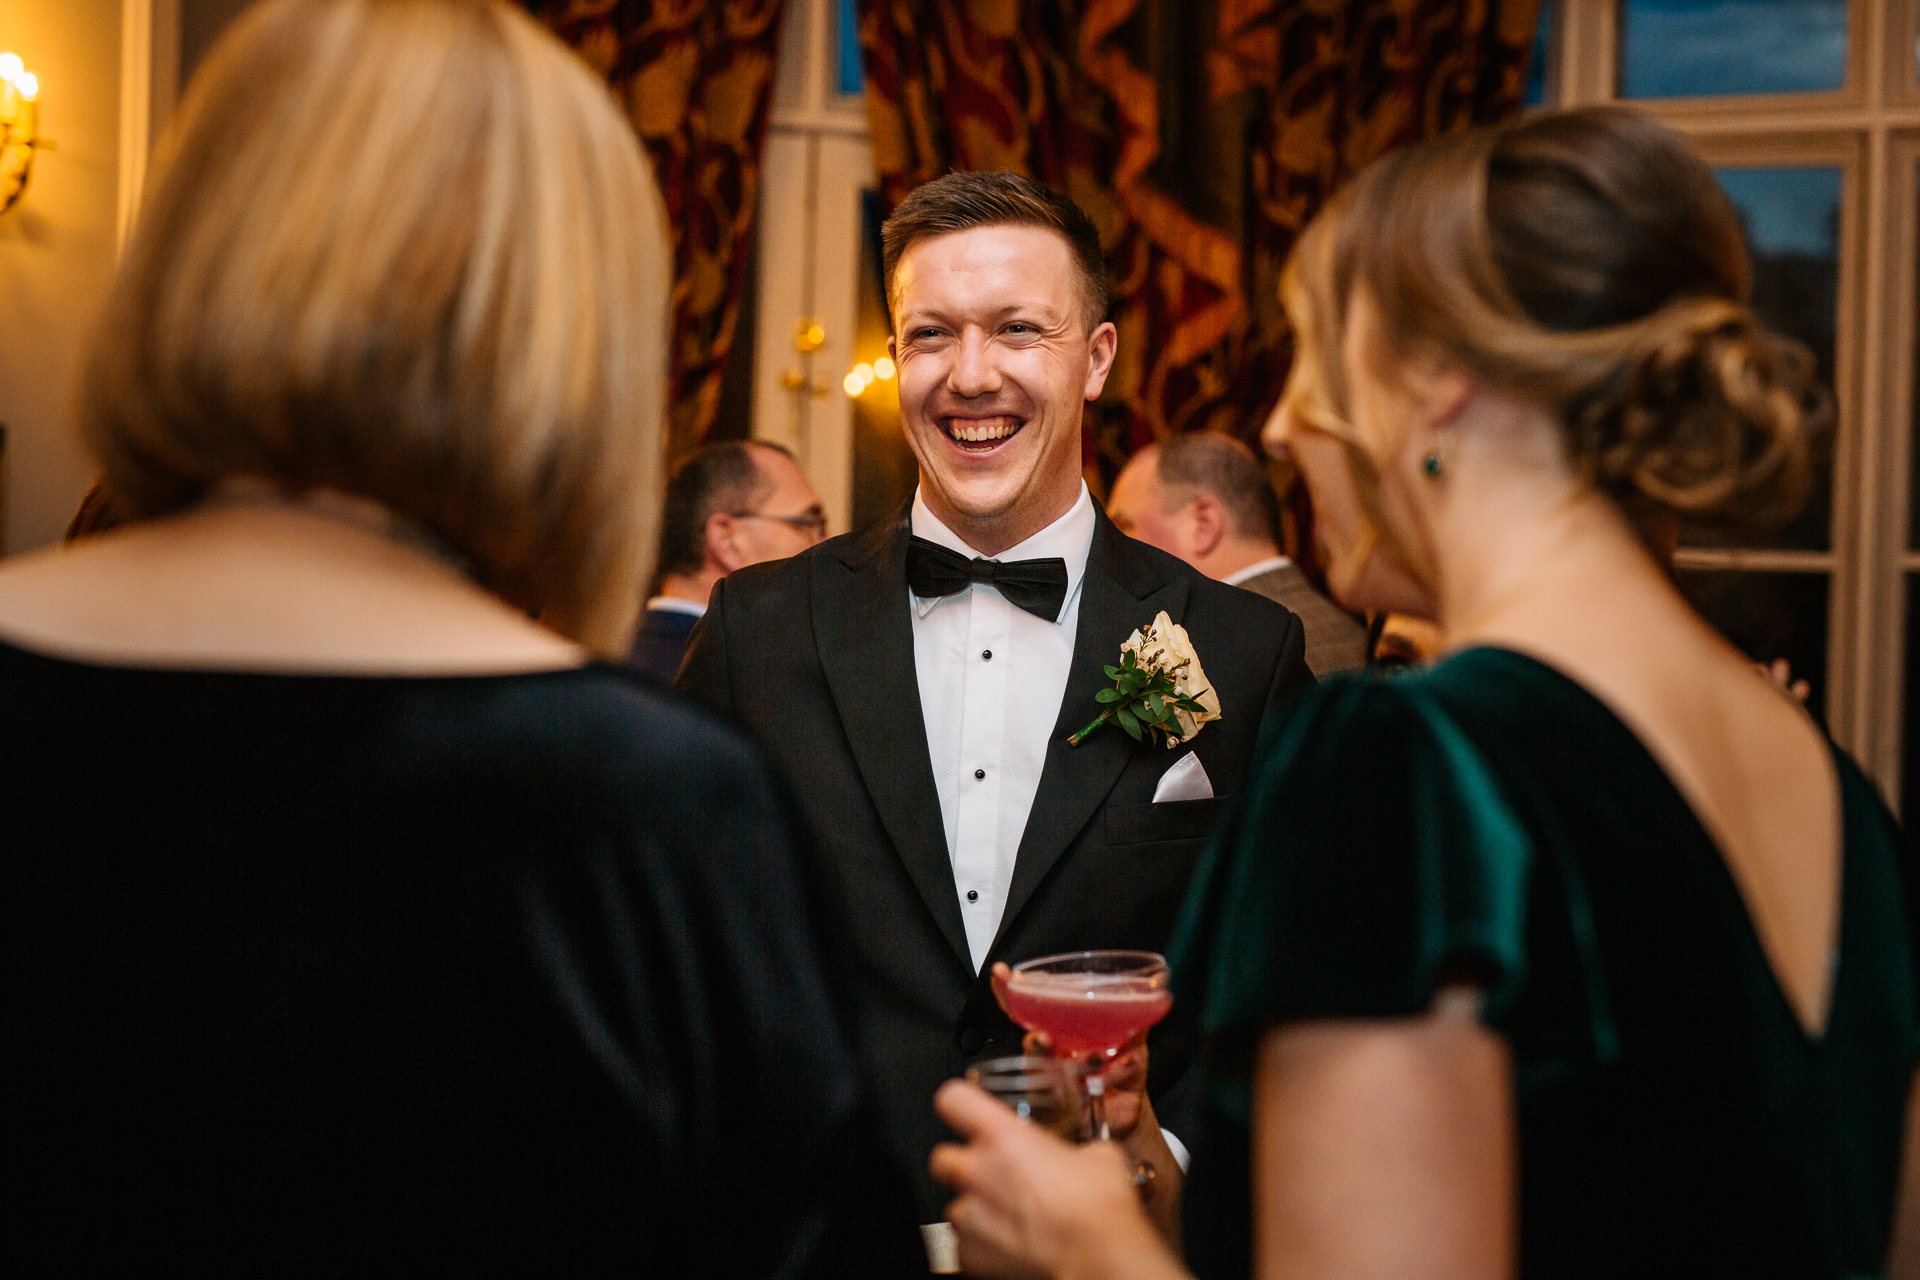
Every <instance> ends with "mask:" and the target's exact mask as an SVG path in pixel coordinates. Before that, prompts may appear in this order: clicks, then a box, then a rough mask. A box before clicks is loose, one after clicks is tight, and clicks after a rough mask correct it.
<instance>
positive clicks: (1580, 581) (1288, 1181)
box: [934, 109, 1920, 1280]
mask: <svg viewBox="0 0 1920 1280" xmlns="http://www.w3.org/2000/svg"><path fill="white" fill-rule="evenodd" d="M1283 287H1284V291H1285V301H1286V304H1287V310H1288V314H1289V316H1290V318H1291V320H1292V322H1293V325H1294V329H1295V333H1296V335H1297V340H1298V349H1297V350H1298V354H1297V358H1296V361H1295V365H1294V369H1293V373H1292V376H1291V379H1290V381H1289V383H1288V385H1287V388H1286V391H1285V394H1284V396H1283V398H1282V400H1281V403H1280V406H1279V408H1278V409H1277V410H1276V412H1275V414H1274V417H1273V419H1272V421H1271V422H1270V423H1269V424H1268V428H1267V440H1268V442H1269V444H1270V446H1273V447H1279V448H1284V449H1286V450H1287V451H1288V452H1289V453H1290V454H1291V456H1292V457H1293V458H1294V459H1295V460H1296V461H1297V463H1298V465H1299V467H1300V470H1301V473H1302V474H1303V475H1304V476H1305V478H1306V481H1307V483H1308V484H1309V486H1310V487H1311V489H1312V493H1313V498H1314V506H1315V510H1316V512H1317V513H1318V516H1319V529H1318V536H1319V538H1320V541H1321V544H1322V547H1323V550H1324V553H1325V558H1326V562H1327V564H1328V566H1329V579H1330V583H1331V586H1332V588H1333V590H1334V592H1335V593H1336V594H1337V595H1338V596H1339V598H1340V599H1341V601H1342V602H1343V603H1344V604H1346V605H1347V606H1349V607H1350V608H1354V609H1367V610H1381V609H1390V610H1398V611H1403V612H1409V613H1414V614H1417V615H1420V616H1423V617H1427V618H1431V619H1433V620H1434V621H1435V622H1437V623H1438V624H1439V625H1440V627H1441V628H1442V630H1443V631H1444V633H1445V635H1446V637H1447V642H1448V652H1447V653H1446V654H1445V655H1443V656H1442V657H1441V658H1440V659H1439V660H1438V661H1437V662H1436V663H1434V664H1433V665H1431V666H1429V667H1426V668H1422V669H1416V670H1413V671H1410V672H1407V673H1404V674H1399V675H1384V674H1376V673H1356V674H1354V675H1351V676H1347V677H1340V678H1335V679H1332V680H1329V681H1327V682H1325V683H1323V684H1321V685H1319V686H1318V687H1316V688H1315V689H1313V690H1311V691H1310V692H1308V693H1307V694H1305V695H1303V697H1302V699H1301V700H1300V701H1299V702H1298V703H1297V704H1296V705H1295V706H1294V707H1293V709H1292V712H1291V714H1290V715H1289V716H1288V717H1287V718H1286V719H1285V720H1284V722H1282V723H1276V724H1274V725H1273V726H1271V727H1270V729H1269V732H1268V737H1267V741H1266V744H1265V747H1264V756H1263V762H1262V763H1261V764H1260V765H1259V766H1256V768H1255V770H1254V773H1253V776H1252V779H1251V780H1250V782H1249V785H1248V787H1247V788H1246V790H1245V791H1244V792H1243V794H1242V796H1241V797H1240V802H1239V804H1238V805H1237V807H1236V808H1235V809H1234V811H1233V812H1232V813H1230V814H1229V815H1228V816H1227V817H1226V818H1225V819H1224V820H1223V825H1222V829H1221V831H1220V833H1219V834H1218V836H1217V837H1216V842H1215V845H1214V847H1213V849H1212V850H1211V851H1210V853H1209V854H1208V856H1207V857H1206V858H1205V859H1204V861H1203V863H1202V866H1201V869H1200V871H1199V872H1198V873H1197V876H1196V879H1195V881H1194V884H1193V886H1192V890H1191V893H1190V896H1189V898H1188V901H1187V905H1186V910H1185V914H1184V917H1183V920H1182V925H1181V928H1180V932H1179V935H1178V937H1177V939H1176V942H1175V944H1174V948H1173V953H1172V955H1171V957H1170V958H1171V960H1172V964H1173V969H1174V983H1175V991H1176V999H1178V1000H1182V1001H1187V1002H1190V1004H1191V1005H1192V1006H1194V1007H1196V1008H1197V1010H1198V1015H1199V1021H1200V1023H1201V1025H1202V1027H1203V1029H1204V1034H1205V1036H1206V1043H1205V1047H1204V1054H1203V1060H1204V1062H1205V1090H1206V1092H1205V1100H1204V1104H1203V1105H1204V1117H1203V1120H1202V1122H1201V1126H1200V1129H1199V1131H1198V1132H1197V1133H1196V1135H1195V1137H1196V1139H1197V1140H1196V1141H1195V1142H1194V1143H1193V1144H1192V1146H1193V1151H1194V1156H1193V1165H1192V1170H1191V1174H1190V1177H1189V1179H1188V1181H1187V1183H1186V1185H1185V1188H1184V1209H1185V1217H1184V1234H1183V1246H1184V1252H1185V1261H1186V1263H1187V1265H1188V1266H1189V1267H1190V1268H1191V1270H1192V1273H1193V1274H1195V1275H1198V1276H1201V1277H1205V1278H1207V1280H1213V1278H1215V1277H1246V1276H1260V1277H1292V1276H1302V1277H1305V1276H1311V1277H1316V1278H1319V1280H1355V1278H1359V1277H1369V1278H1371V1277H1381V1278H1385V1277H1393V1278H1394V1280H1408V1278H1409V1277H1462V1278H1464V1277H1500V1276H1512V1275H1516V1274H1517V1275H1520V1276H1524V1277H1529V1278H1530V1280H1531V1278H1535V1277H1538V1278H1540V1280H1547V1278H1551V1280H1569V1278H1574V1280H1577V1278H1579V1277H1596V1278H1598V1277H1609V1278H1615V1280H1618V1278H1624V1277H1636V1278H1644V1277H1665V1276H1671V1277H1682V1276H1687V1277H1698V1276H1728V1277H1733V1276H1739V1277H1742V1278H1743V1280H1752V1278H1753V1277H1776V1276H1777V1277H1796V1278H1801V1280H1806V1278H1814V1277H1818V1278H1831V1280H1842V1278H1843V1277H1851V1276H1867V1275H1885V1274H1889V1273H1891V1274H1896V1275H1914V1274H1920V1269H1916V1267H1915V1262H1914V1245H1915V1244H1916V1242H1920V1234H1917V1233H1916V1227H1917V1226H1920V1218H1916V1215H1915V1213H1914V1208H1913V1206H1914V1200H1915V1198H1916V1197H1917V1196H1920V1185H1916V1178H1915V1174H1916V1172H1920V1170H1916V1168H1915V1167H1914V1164H1913V1154H1912V1153H1913V1152H1914V1150H1915V1145H1916V1144H1915V1142H1914V1140H1913V1138H1912V1137H1911V1136H1910V1131H1909V1114H1910V1112H1911V1110H1912V1108H1911V1106H1910V1101H1909V1099H1910V1095H1911V1092H1912V1085H1913V1080H1914V1073H1915V1064H1916V1058H1917V1057H1920V977H1917V976H1916V966H1917V965H1920V946H1917V945H1916V943H1917V942H1920V933H1917V932H1916V928H1915V910H1916V901H1917V899H1916V896H1915V895H1916V891H1917V890H1920V877H1916V868H1915V866H1914V862H1913V859H1912V856H1911V854H1910V852H1909V850H1908V847H1907V844H1906V842H1905V839H1904V837H1903V835H1902V833H1901V831H1900V830H1899V828H1898V826H1897V825H1896V824H1895V822H1894V820H1893V819H1892V817H1891V816H1890V815H1889V814H1888V812H1887V810H1886V809H1885V807H1884V806H1883V805H1882V804H1881V802H1880V800H1879V798H1878V796H1877V795H1876V793H1875V792H1874V789H1873V787H1872V785H1871V784H1870V783H1869V782H1868V781H1867V780H1866V778H1865V777H1864V776H1863V775H1862V774H1861V772H1860V771H1859V769H1858V768H1856V767H1855V765H1854V764H1853V762H1852V761H1850V760H1849V759H1848V758H1847V757H1846V756H1845V755H1844V754H1842V753H1841V752H1840V751H1839V750H1838V749H1836V748H1835V747H1834V745H1833V744H1832V743H1831V742H1830V741H1829V740H1828V739H1827V737H1826V736H1825V734H1824V733H1823V732H1822V731H1821V730H1820V728H1819V727H1818V726H1817V725H1815V724H1814V723H1813V722H1812V720H1810V719H1809V718H1808V716H1807V715H1806V714H1805V713H1804V711H1803V710H1802V709H1801V708H1800V707H1799V706H1798V705H1797V703H1795V701H1794V700H1793V699H1792V698H1791V697H1790V696H1788V695H1787V694H1786V693H1784V692H1783V691H1782V690H1780V689H1779V688H1777V687H1776V686H1775V685H1773V684H1772V683H1771V682H1770V681H1769V680H1768V679H1767V678H1766V677H1765V676H1764V675H1762V674H1761V673H1760V672H1758V671H1757V670H1756V669H1755V668H1754V666H1753V665H1752V664H1751V663H1749V662H1748V661H1747V659H1746V658H1745V657H1743V656H1742V655H1741V654H1740V653H1739V652H1737V651H1736V650H1735V649H1734V648H1733V647H1732V646H1731V645H1729V644H1728V643H1727V642H1726V641H1725V640H1723V639H1722V638H1721V637H1720V636H1719V635H1717V634H1716V633H1715V632H1714V631H1713V629H1712V628H1711V627H1709V626H1708V625H1707V624H1706V623H1705V622H1704V621H1702V620H1701V619H1700V618H1699V617H1698V616H1697V615H1696V614H1695V613H1694V612H1693V610H1692V609H1691V608H1689V607H1688V605H1687V603H1686V601H1685V600H1684V599H1683V598H1682V596H1681V595H1680V593H1679V591H1678V590H1677V588H1676V587H1675V585H1674V583H1673V581H1672V578H1671V576H1670V574H1669V572H1668V571H1667V567H1666V565H1665V563H1664V560H1663V555H1662V550H1661V549H1662V548H1663V547H1664V546H1669V545H1670V540H1671V536H1672V530H1673V529H1674V528H1675V527H1676V526H1677V524H1678V523H1679V522H1683V521H1684V522H1686V523H1688V524H1692V525H1719V526H1723V527H1745V526H1752V525H1756V524H1764V523H1767V522H1773V521H1778V520H1781V519H1783V518H1785V517H1787V516H1789V515H1790V514H1791V513H1792V512H1793V511H1794V509H1795V507H1796V505H1797V504H1798V503H1799V502H1800V500H1801V497H1802V495H1803V494H1804V491H1805V489H1806V485H1807V472H1808V452H1809V442H1810V440H1811V438H1812V437H1814V436H1815V435H1816V433H1818V432H1820V431H1823V430H1826V429H1827V425H1828V417H1829V407H1828V406H1829V401H1828V398H1827V397H1826V396H1825V395H1824V394H1823V393H1822V392H1821V391H1820V390H1819V389H1818V388H1816V387H1815V386H1814V385H1813V383H1812V367H1813V366H1812V361H1811V359H1810V358H1809V356H1808V353H1807V352H1806V351H1805V350H1804V349H1803V348H1801V347H1800V346H1798V345H1797V344H1795V343H1793V342H1791V341H1789V340H1787V339H1785V338H1782V337H1780V336H1778V335H1776V334H1773V333H1770V332H1768V331H1767V330H1766V329H1765V328H1764V327H1763V326H1762V325H1761V323H1760V322H1759V320H1758V319H1757V318H1756V317H1755V316H1754V314H1753V312H1752V310H1751V308H1750V306H1749V304H1748V265H1747V260H1746V256H1745V254H1744V251H1743V249H1742V237H1741V229H1740V226H1739V222H1738V218H1737V216H1736V214H1735V212H1734V209H1733V207H1732V206H1731V204H1730V203H1729V201H1728V200H1727V198H1726V196H1725V195H1724V194H1723V193H1722V192H1721V191H1720V189H1719V188H1718V186H1717V185H1716V183H1715V182H1714V179H1713V176H1712V174H1711V172H1710V171H1709V170H1708V169H1707V168H1706V167H1705V165H1703V164H1702V163H1701V162H1700V160H1699V159H1698V158H1696V157H1695V156H1694V155H1693V154H1692V153H1691V152H1690V151H1689V150H1688V149H1687V146H1686V144H1685V143H1684V142H1682V140H1681V139H1680V138H1679V137H1678V136H1676V135H1675V134H1674V133H1672V132H1671V131H1669V130H1668V129H1666V128H1664V127H1663V126H1661V125H1659V124H1657V123H1654V122H1653V121H1651V120H1649V119H1647V118H1645V117H1643V116H1640V115H1637V114H1634V113H1632V112H1630V111H1627V110H1624V109H1599V110H1583V111H1574V112H1568V113H1564V114H1554V115H1542V116H1537V117H1531V118H1528V119H1526V120H1523V121H1520V122H1518V123H1515V124H1511V125H1507V126H1504V127H1498V128H1489V129H1483V130H1479V131H1476V132H1472V133H1468V134H1465V135H1461V136H1456V137H1453V138H1450V139H1447V140H1443V141H1437V142H1432V143H1428V144H1426V145H1423V146H1419V147H1415V148H1411V149H1408V150H1405V151H1400V152H1397V153H1394V154H1392V155H1389V156H1387V157H1386V158H1383V159H1382V160H1380V161H1379V162H1378V163H1376V164H1375V165H1373V166H1372V167H1370V168H1369V169H1368V170H1366V172H1364V173H1363V174H1362V175H1361V176H1360V177H1359V178H1358V179H1357V180H1356V181H1355V182H1354V183H1353V184H1352V185H1351V186H1350V187H1348V188H1347V189H1346V190H1344V191H1343V192H1342V193H1341V194H1340V195H1339V196H1338V197H1337V198H1336V199H1335V200H1334V201H1332V203H1331V204H1330V205H1329V206H1328V208H1327V209H1326V210H1325V211H1324V212H1323V213H1322V214H1321V215H1320V216H1319V217H1318V218H1316V219H1315V220H1314V222H1313V223H1312V224H1311V226H1309V228H1308V229H1307V230H1306V232H1305V234H1304V235H1303V236H1302V238H1301V240H1300V242H1299V244H1298V245H1297V247H1296V249H1295V252H1294V256H1293V258H1292V261H1291V263H1290V265H1289V266H1288V268H1287V271H1286V275H1285V283H1284V286H1283ZM939 1107H940V1109H941V1112H942V1114H943V1115H944V1116H945V1117H946V1118H947V1119H948V1121H949V1123H951V1124H953V1125H954V1126H955V1128H956V1129H957V1130H958V1131H959V1132H960V1133H961V1134H962V1136H963V1137H965V1138H967V1139H969V1140H970V1141H969V1142H968V1143H967V1145H965V1146H948V1147H944V1148H941V1149H940V1150H939V1151H937V1152H936V1153H935V1156H934V1161H935V1168H936V1172H937V1173H938V1175H939V1176H940V1177H942V1178H943V1179H945V1180H946V1181H947V1182H948V1183H950V1184H951V1185H952V1186H953V1187H954V1188H955V1189H956V1192H957V1193H958V1198H957V1199H956V1200H955V1201H954V1203H953V1205H952V1208H951V1217H952V1218H953V1221H954V1223H955V1225H956V1227H957V1229H958V1232H959V1235H960V1240H961V1253H962V1258H963V1260H964V1261H966V1263H967V1265H968V1267H969V1270H970V1272H974V1273H978V1274H982V1275H1002V1274H1005V1275H1012V1274H1022V1275H1032V1274H1046V1275H1052V1276H1060V1277H1093V1276H1099V1277H1103V1278H1105V1280H1124V1278H1127V1277H1164V1276H1172V1275H1176V1274H1184V1273H1183V1272H1181V1270H1180V1264H1179V1261H1178V1260H1176V1258H1175V1257H1174V1255H1173V1252H1172V1251H1171V1250H1170V1249H1169V1247H1168V1246H1167V1245H1166V1244H1163V1243H1162V1242H1161V1241H1160V1240H1159V1239H1158V1238H1157V1237H1156V1236H1155V1235H1154V1233H1153V1231H1152V1228H1151V1227H1150V1226H1149V1225H1148V1224H1147V1221H1146V1219H1145V1218H1144V1217H1143V1216H1142V1215H1141V1213H1140V1212H1139V1211H1138V1209H1137V1207H1136V1206H1135V1205H1134V1204H1132V1203H1131V1202H1130V1197H1131V1196H1132V1191H1131V1188H1130V1187H1129V1185H1128V1180H1127V1177H1126V1170H1125V1168H1124V1167H1123V1166H1122V1162H1121V1161H1119V1160H1117V1159H1115V1158H1114V1156H1113V1153H1112V1152H1110V1151H1107V1150H1103V1149H1100V1148H1098V1147H1093V1148H1088V1149H1082V1150H1075V1149H1073V1148H1069V1147H1067V1146H1066V1145H1065V1144H1063V1143H1060V1142H1058V1141H1056V1140H1052V1139H1051V1137H1050V1135H1047V1134H1044V1133H1040V1132H1037V1131H1034V1130H1032V1129H1029V1128H1023V1127H1022V1126H1020V1125H1018V1124H1015V1123H1010V1120H1009V1116H1008V1115H1007V1113H1005V1111H1004V1110H1003V1109H998V1110H997V1109H996V1107H997V1104H996V1103H994V1102H993V1101H992V1100H991V1099H989V1098H987V1097H986V1096H985V1095H983V1094H981V1093H979V1092H978V1091H977V1090H973V1089H971V1088H970V1087H968V1086H964V1085H960V1084H957V1083H956V1084H949V1085H947V1086H945V1087H944V1088H943V1090H942V1093H941V1095H940V1097H939Z"/></svg>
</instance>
